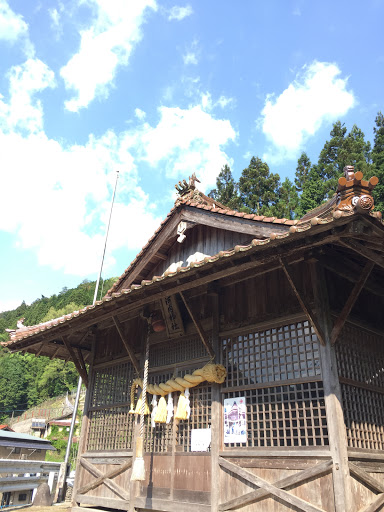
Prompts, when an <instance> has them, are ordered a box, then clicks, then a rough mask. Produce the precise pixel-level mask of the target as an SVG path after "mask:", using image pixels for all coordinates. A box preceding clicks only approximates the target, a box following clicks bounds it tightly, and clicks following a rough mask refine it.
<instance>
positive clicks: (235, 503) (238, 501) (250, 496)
mask: <svg viewBox="0 0 384 512" xmlns="http://www.w3.org/2000/svg"><path fill="white" fill-rule="evenodd" d="M330 471H332V461H331V460H327V461H326V462H321V463H320V464H316V465H314V466H313V467H311V468H308V469H305V470H304V471H300V472H299V473H295V474H294V475H291V476H288V477H286V478H282V479H281V480H278V481H277V482H275V483H274V484H273V485H274V486H275V487H277V488H278V489H285V488H286V487H292V486H294V485H300V484H302V483H303V482H305V481H306V480H309V479H312V478H316V477H320V476H322V475H325V474H326V473H329V472H330ZM270 496H271V493H270V492H268V491H266V490H265V489H257V490H256V491H250V492H247V493H246V494H243V496H239V497H238V498H233V499H232V500H228V501H226V502H225V503H221V505H219V510H220V511H224V510H231V509H235V508H239V507H244V506H245V505H249V504H250V503H254V502H255V501H256V500H262V499H265V498H268V497H270Z"/></svg>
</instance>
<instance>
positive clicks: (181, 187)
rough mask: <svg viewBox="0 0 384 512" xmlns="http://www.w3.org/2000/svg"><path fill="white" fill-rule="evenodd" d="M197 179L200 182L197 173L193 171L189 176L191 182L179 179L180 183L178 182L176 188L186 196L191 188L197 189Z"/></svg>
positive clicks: (180, 194)
mask: <svg viewBox="0 0 384 512" xmlns="http://www.w3.org/2000/svg"><path fill="white" fill-rule="evenodd" d="M196 181H197V182H198V183H200V180H199V179H198V178H196V174H195V173H193V174H192V176H190V177H189V184H188V183H187V182H186V180H183V181H179V183H176V185H175V189H176V190H177V192H178V194H179V196H185V194H187V193H188V192H190V191H191V190H195V189H196Z"/></svg>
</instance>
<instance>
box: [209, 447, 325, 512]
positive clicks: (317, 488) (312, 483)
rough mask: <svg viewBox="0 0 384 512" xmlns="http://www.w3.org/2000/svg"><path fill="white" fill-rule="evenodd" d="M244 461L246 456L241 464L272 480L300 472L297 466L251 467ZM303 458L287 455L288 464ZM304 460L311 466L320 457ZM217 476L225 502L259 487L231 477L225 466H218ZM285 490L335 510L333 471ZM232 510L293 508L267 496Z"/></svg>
mask: <svg viewBox="0 0 384 512" xmlns="http://www.w3.org/2000/svg"><path fill="white" fill-rule="evenodd" d="M264 460H268V459H264ZM246 461H247V459H241V462H240V465H241V466H243V465H244V466H246V467H247V470H248V471H250V472H251V473H253V474H255V475H257V476H259V477H261V478H262V479H264V480H266V481H267V482H270V483H272V484H273V483H274V482H277V481H279V480H281V479H283V478H287V477H290V476H293V475H295V474H298V473H299V472H300V470H298V469H291V470H290V469H281V468H277V469H273V468H260V467H258V468H252V467H249V466H250V465H251V464H250V463H248V464H247V462H246ZM303 462H304V461H303V460H296V459H295V458H294V457H292V458H290V461H289V464H290V465H291V466H293V467H294V466H295V463H300V465H302V464H303ZM305 462H306V464H307V465H308V466H312V467H313V466H315V465H316V464H318V463H320V462H321V461H320V460H316V459H307V460H306V461H305ZM272 465H273V464H272ZM300 467H302V466H300ZM219 477H220V490H221V492H220V503H224V502H227V501H229V500H231V499H233V498H237V497H238V496H241V495H244V494H246V493H248V492H250V491H254V490H257V489H258V487H257V486H255V485H251V484H248V483H245V482H244V481H242V480H241V479H239V478H236V477H234V475H233V474H231V473H230V472H229V471H228V470H221V472H220V475H219ZM286 490H287V491H289V493H291V494H292V495H293V496H296V497H298V498H301V499H303V500H304V501H307V502H308V503H310V504H312V505H315V506H317V507H319V508H320V509H322V510H324V511H325V512H333V511H334V502H333V489H332V474H330V473H328V474H326V475H323V476H320V477H318V478H313V479H312V480H309V481H305V482H304V483H302V484H301V485H296V486H291V487H289V488H287V489H286ZM234 510H241V512H271V511H273V512H288V511H290V510H293V508H292V507H291V506H289V505H288V504H287V503H284V502H282V501H281V500H280V499H279V498H276V497H275V498H273V497H266V498H264V499H260V500H257V501H256V502H254V503H251V504H249V505H245V506H244V507H241V508H240V509H236V508H234Z"/></svg>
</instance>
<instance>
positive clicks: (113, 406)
mask: <svg viewBox="0 0 384 512" xmlns="http://www.w3.org/2000/svg"><path fill="white" fill-rule="evenodd" d="M132 379H133V369H132V365H131V364H130V363H121V364H117V365H115V366H110V367H108V368H100V369H95V370H94V372H93V377H92V381H93V388H92V389H93V390H92V397H91V400H90V407H89V431H88V440H87V449H88V450H121V449H128V450H130V449H132V441H133V424H134V418H133V415H132V414H128V411H129V400H130V389H131V382H132Z"/></svg>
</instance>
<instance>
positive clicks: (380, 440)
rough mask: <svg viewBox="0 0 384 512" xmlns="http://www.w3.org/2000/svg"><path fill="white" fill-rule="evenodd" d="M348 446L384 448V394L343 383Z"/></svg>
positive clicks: (373, 448) (370, 448)
mask: <svg viewBox="0 0 384 512" xmlns="http://www.w3.org/2000/svg"><path fill="white" fill-rule="evenodd" d="M341 391H342V396H343V403H344V420H345V425H346V428H347V439H348V446H350V447H351V448H364V449H367V450H383V449H384V395H383V394H381V393H375V392H374V391H370V390H367V389H362V388H359V387H355V386H348V385H346V384H342V385H341Z"/></svg>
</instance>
